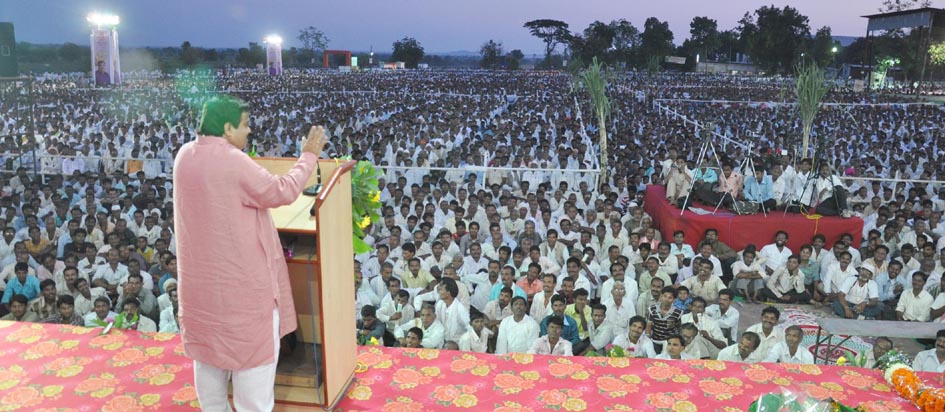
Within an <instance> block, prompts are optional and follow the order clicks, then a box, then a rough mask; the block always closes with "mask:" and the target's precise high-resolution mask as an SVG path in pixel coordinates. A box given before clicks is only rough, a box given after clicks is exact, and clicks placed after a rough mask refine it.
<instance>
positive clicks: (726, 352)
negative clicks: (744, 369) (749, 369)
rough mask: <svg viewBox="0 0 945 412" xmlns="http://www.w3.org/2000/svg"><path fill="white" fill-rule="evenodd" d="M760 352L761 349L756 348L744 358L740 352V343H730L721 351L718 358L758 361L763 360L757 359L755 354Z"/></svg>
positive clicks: (749, 361)
mask: <svg viewBox="0 0 945 412" xmlns="http://www.w3.org/2000/svg"><path fill="white" fill-rule="evenodd" d="M758 352H759V350H757V349H755V351H754V352H752V353H751V354H749V355H748V357H747V358H742V355H741V353H739V352H738V344H737V343H736V344H734V345H729V346H728V347H726V348H725V349H722V350H721V351H719V356H718V358H717V359H718V360H720V361H726V362H743V363H757V362H760V361H761V359H757V357H756V356H755V354H756V353H758Z"/></svg>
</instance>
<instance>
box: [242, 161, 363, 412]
mask: <svg viewBox="0 0 945 412" xmlns="http://www.w3.org/2000/svg"><path fill="white" fill-rule="evenodd" d="M255 160H256V162H257V163H259V164H260V165H261V166H263V167H264V168H266V170H268V171H269V172H270V173H272V174H275V175H280V176H281V175H284V174H285V173H286V172H288V171H289V169H291V168H292V166H293V165H294V164H295V161H296V159H280V158H256V159H255ZM356 164H357V162H355V161H335V160H319V162H318V170H319V172H320V174H321V184H322V189H321V191H320V192H319V194H318V196H315V197H311V196H306V195H300V196H299V198H298V199H296V200H295V201H294V202H293V203H292V204H289V205H286V206H283V207H280V208H277V209H271V210H270V213H271V214H272V220H273V223H274V224H275V226H276V229H277V230H278V231H279V236H280V238H282V239H283V241H284V242H287V243H284V245H286V244H288V245H289V246H291V248H292V251H293V254H292V257H290V258H288V259H287V264H288V267H289V279H290V282H291V284H292V297H293V299H294V301H295V312H296V314H297V315H298V321H299V327H298V330H296V336H297V338H298V345H297V346H296V348H295V350H294V351H293V352H292V355H290V356H282V357H280V360H279V366H278V369H277V372H276V387H275V393H276V403H277V404H293V405H299V406H304V405H311V406H322V407H324V408H330V407H331V406H333V405H334V404H336V403H337V401H339V400H340V399H341V397H342V396H344V394H345V391H346V390H347V388H348V385H349V384H350V383H351V380H352V378H353V376H354V370H355V367H356V364H357V339H356V337H355V332H354V331H355V313H354V307H355V304H354V293H355V291H354V250H353V246H352V236H353V234H352V227H351V169H353V168H354V166H355V165H356ZM316 183H318V174H316V173H312V176H311V177H310V178H309V180H308V182H307V183H306V184H305V187H309V186H311V185H313V184H316ZM313 205H314V206H315V210H316V215H315V216H311V214H310V210H311V208H312V206H313Z"/></svg>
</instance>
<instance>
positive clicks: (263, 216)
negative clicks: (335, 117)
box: [174, 97, 324, 412]
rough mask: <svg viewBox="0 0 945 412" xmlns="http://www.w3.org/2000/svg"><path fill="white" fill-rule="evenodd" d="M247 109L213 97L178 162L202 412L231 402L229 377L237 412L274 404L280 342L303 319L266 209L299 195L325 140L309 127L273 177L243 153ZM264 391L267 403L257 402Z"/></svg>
mask: <svg viewBox="0 0 945 412" xmlns="http://www.w3.org/2000/svg"><path fill="white" fill-rule="evenodd" d="M233 104H236V105H237V106H235V107H236V109H235V110H234V106H233ZM246 110H247V107H246V106H245V103H242V102H241V101H239V100H238V99H235V98H231V97H221V98H215V99H212V100H211V101H209V102H208V103H207V105H205V106H204V113H203V115H202V118H201V126H200V129H199V133H200V135H199V137H198V138H197V140H196V141H193V142H189V143H187V144H185V145H184V146H183V147H182V148H181V150H180V152H179V153H178V155H177V158H176V159H175V164H174V215H175V222H174V223H175V225H174V228H175V231H176V239H177V251H178V257H177V264H178V269H177V271H178V293H179V301H180V329H181V336H182V338H183V343H184V352H185V353H186V354H187V356H188V357H190V358H192V359H194V361H195V382H196V389H197V392H198V398H199V400H200V403H201V405H202V406H203V408H204V410H205V411H208V410H218V409H217V408H223V409H222V410H226V408H228V406H229V405H228V404H227V403H228V401H227V400H226V390H227V388H226V384H227V377H228V376H229V374H230V373H232V376H233V385H234V401H235V403H236V408H237V410H239V411H241V412H243V411H244V410H256V409H257V408H258V409H260V410H265V408H267V407H268V408H269V410H271V403H269V402H270V401H269V399H271V398H272V387H273V383H274V382H273V381H272V379H274V377H275V363H276V361H277V352H278V339H279V338H280V337H281V336H284V335H286V334H288V333H289V332H291V331H293V330H295V328H296V326H297V323H296V315H295V309H294V305H293V302H292V292H291V289H290V286H289V274H288V268H287V266H286V262H285V257H284V255H283V252H282V247H281V244H280V242H279V237H278V234H277V232H276V229H275V227H274V225H273V222H272V218H271V217H270V214H269V210H268V209H269V208H274V207H279V206H282V205H286V204H289V203H291V202H293V201H294V200H295V199H296V198H297V197H298V196H299V194H300V193H301V191H302V189H303V186H304V185H305V182H306V181H307V180H308V178H309V177H310V176H311V175H312V171H313V169H314V168H315V167H316V162H317V160H318V157H317V154H318V153H320V152H321V149H322V147H323V145H324V143H323V140H324V134H323V131H322V129H321V128H320V127H319V128H317V129H316V128H314V127H313V128H312V131H311V133H310V134H309V139H308V141H306V143H304V145H303V147H302V152H303V153H302V156H301V157H300V158H299V160H298V162H297V163H296V164H295V166H294V167H292V169H291V170H290V171H289V172H288V173H287V174H286V175H284V176H273V175H271V174H270V173H269V172H267V171H266V170H265V169H264V168H263V167H261V166H260V165H259V164H257V163H256V162H254V161H253V160H252V158H250V157H249V156H248V155H246V154H245V153H244V152H243V151H242V149H243V147H245V145H246V138H247V136H248V135H249V133H250V129H249V127H248V120H247V119H248V113H247V112H246ZM234 112H235V113H240V115H239V118H238V120H237V118H236V117H234ZM234 123H235V124H239V126H234ZM221 129H222V130H221ZM316 132H317V133H316ZM215 136H222V137H215ZM276 322H278V323H279V325H278V329H276V325H275V323H276ZM276 332H277V333H276ZM208 370H209V371H212V372H214V373H207V372H205V371H208ZM261 370H264V371H265V372H264V373H263V374H262V375H253V376H255V377H252V378H251V377H249V375H250V374H251V373H256V372H258V371H261ZM242 371H248V374H246V375H241V374H240V372H242ZM270 375H271V376H272V378H270V377H269V376H270ZM260 376H261V378H260ZM267 381H268V383H267ZM221 383H222V386H221ZM241 384H242V385H241ZM267 385H268V388H266V386H267ZM221 389H222V394H221V393H220V392H221ZM266 389H268V393H263V394H259V393H258V392H257V391H258V390H266ZM241 392H242V393H241ZM261 396H262V397H266V396H268V397H269V399H262V400H261V402H260V400H259V399H257V398H259V397H261ZM221 402H222V405H221ZM241 403H242V404H241ZM267 405H270V406H267Z"/></svg>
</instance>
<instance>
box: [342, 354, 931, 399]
mask: <svg viewBox="0 0 945 412" xmlns="http://www.w3.org/2000/svg"><path fill="white" fill-rule="evenodd" d="M422 353H423V356H420V351H417V350H403V349H398V348H384V347H376V346H372V347H362V348H360V352H359V355H358V369H357V372H356V373H355V379H354V382H353V383H352V385H351V388H350V389H349V390H348V392H347V393H346V394H345V395H344V396H343V398H342V400H341V402H340V403H339V405H338V408H339V409H338V410H341V411H345V412H354V411H439V410H450V411H453V410H474V411H497V412H498V411H501V412H509V411H531V412H538V411H558V412H562V411H564V412H570V411H637V412H643V411H658V412H739V411H744V410H746V409H747V408H748V405H749V404H750V403H751V402H752V401H754V400H756V399H757V397H758V396H760V395H761V394H764V393H767V392H778V393H780V392H781V389H782V388H787V389H791V390H793V391H803V392H806V393H808V394H810V395H811V396H814V397H816V398H819V399H826V398H834V399H836V400H839V401H842V402H844V403H846V404H848V405H862V406H863V407H864V411H870V412H872V411H875V412H879V411H883V412H897V411H916V408H915V407H914V406H913V405H912V404H911V403H909V401H907V400H905V399H903V398H901V397H899V395H898V394H897V393H895V392H894V391H893V390H892V389H891V388H890V387H889V386H888V385H886V384H885V382H884V380H883V377H882V374H881V373H880V372H879V371H875V370H870V369H862V368H856V367H848V366H847V367H839V366H823V365H790V364H754V365H748V364H740V363H730V362H719V361H714V360H691V361H670V360H657V359H628V358H582V357H573V358H566V357H554V356H542V355H522V354H509V355H489V354H478V353H469V352H458V351H449V350H440V351H437V350H424V351H422ZM921 375H924V376H923V378H924V379H928V380H930V381H932V380H934V381H935V382H940V381H939V380H937V376H935V374H926V373H922V374H921Z"/></svg>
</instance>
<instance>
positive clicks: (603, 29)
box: [570, 21, 616, 63]
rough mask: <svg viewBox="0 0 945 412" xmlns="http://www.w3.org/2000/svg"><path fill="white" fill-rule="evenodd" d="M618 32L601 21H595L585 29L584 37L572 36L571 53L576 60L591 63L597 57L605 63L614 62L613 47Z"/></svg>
mask: <svg viewBox="0 0 945 412" xmlns="http://www.w3.org/2000/svg"><path fill="white" fill-rule="evenodd" d="M615 36H616V32H615V31H614V28H613V27H611V26H610V25H608V24H605V23H603V22H601V21H595V22H593V23H591V24H590V25H588V26H587V28H586V29H584V33H583V35H580V36H578V35H572V36H571V41H570V44H571V53H572V56H573V58H574V59H578V60H580V61H582V62H589V61H591V60H592V59H593V58H595V57H597V58H598V59H599V60H602V61H604V62H605V63H607V62H611V61H612V54H611V47H612V46H613V43H614V37H615Z"/></svg>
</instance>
